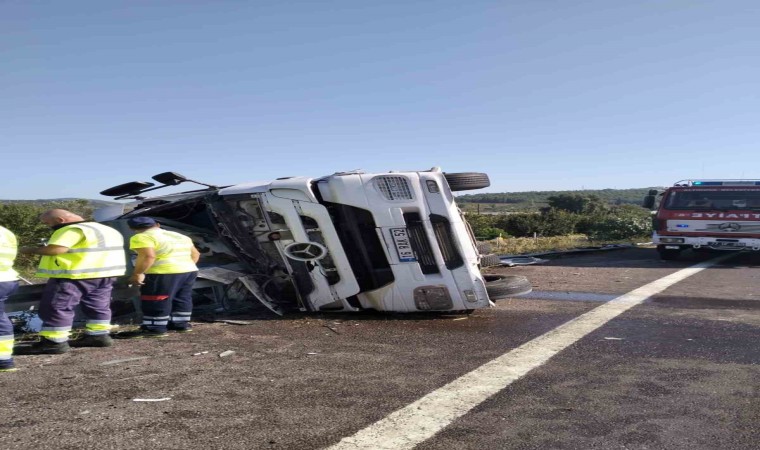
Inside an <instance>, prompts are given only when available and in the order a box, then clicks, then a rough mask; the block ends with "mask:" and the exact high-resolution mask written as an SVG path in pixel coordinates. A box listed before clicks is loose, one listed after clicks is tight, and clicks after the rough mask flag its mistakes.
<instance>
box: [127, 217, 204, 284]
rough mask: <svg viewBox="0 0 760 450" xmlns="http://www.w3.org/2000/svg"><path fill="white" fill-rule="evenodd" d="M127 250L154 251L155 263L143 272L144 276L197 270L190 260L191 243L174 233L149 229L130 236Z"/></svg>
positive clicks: (185, 237)
mask: <svg viewBox="0 0 760 450" xmlns="http://www.w3.org/2000/svg"><path fill="white" fill-rule="evenodd" d="M129 248H130V249H132V250H136V249H138V248H152V249H154V251H155V253H156V261H155V262H154V263H153V264H152V265H151V266H150V267H149V268H148V270H146V271H145V273H146V274H172V273H187V272H195V271H196V270H198V267H197V266H196V265H195V263H194V262H193V259H192V249H193V241H192V240H191V239H190V238H189V237H187V236H185V235H183V234H179V233H175V232H174V231H168V230H163V229H161V228H158V227H156V228H150V229H148V230H146V231H143V232H140V233H137V234H135V235H134V236H132V238H130V240H129Z"/></svg>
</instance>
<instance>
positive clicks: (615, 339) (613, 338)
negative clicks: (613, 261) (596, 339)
mask: <svg viewBox="0 0 760 450" xmlns="http://www.w3.org/2000/svg"><path fill="white" fill-rule="evenodd" d="M604 340H605V341H622V340H624V339H623V338H619V337H606V338H604Z"/></svg>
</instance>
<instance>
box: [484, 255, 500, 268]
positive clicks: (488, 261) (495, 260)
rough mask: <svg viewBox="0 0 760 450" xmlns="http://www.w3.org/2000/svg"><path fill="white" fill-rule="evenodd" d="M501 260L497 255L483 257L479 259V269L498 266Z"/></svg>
mask: <svg viewBox="0 0 760 450" xmlns="http://www.w3.org/2000/svg"><path fill="white" fill-rule="evenodd" d="M500 265H501V258H499V255H483V256H481V257H480V267H492V266H500Z"/></svg>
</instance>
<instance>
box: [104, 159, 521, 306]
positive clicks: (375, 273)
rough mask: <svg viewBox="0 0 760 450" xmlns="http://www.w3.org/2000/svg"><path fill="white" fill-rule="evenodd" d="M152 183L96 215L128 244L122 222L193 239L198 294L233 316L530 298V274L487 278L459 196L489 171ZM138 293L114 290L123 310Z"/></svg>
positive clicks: (122, 190) (128, 190)
mask: <svg viewBox="0 0 760 450" xmlns="http://www.w3.org/2000/svg"><path fill="white" fill-rule="evenodd" d="M153 179H154V180H156V181H158V182H159V183H161V185H159V186H155V184H154V183H150V182H130V183H125V184H121V185H119V186H115V187H112V188H109V189H106V190H105V191H103V192H101V194H103V195H107V196H112V197H116V199H135V200H137V202H136V203H133V204H131V205H130V206H132V207H133V209H131V210H130V211H129V212H126V213H124V212H123V209H122V208H121V205H120V206H119V207H118V208H116V209H114V208H107V209H105V210H101V211H99V212H96V219H97V220H98V221H100V222H103V223H105V224H108V225H111V226H113V227H115V228H117V229H118V230H120V231H121V232H122V233H123V234H124V235H125V237H128V236H129V235H131V233H130V231H129V230H128V228H127V226H126V221H127V219H129V218H131V217H137V216H148V217H153V218H155V219H157V220H158V221H159V222H160V223H161V226H162V227H164V228H167V229H170V230H174V231H178V232H181V233H184V234H186V235H188V236H190V237H191V238H192V239H193V240H194V242H195V244H196V246H197V247H198V249H199V250H200V251H201V260H200V269H201V270H200V274H199V281H198V282H197V283H196V291H197V292H196V293H197V294H198V296H199V297H203V298H206V299H208V298H211V299H212V300H213V301H212V303H214V302H215V303H216V304H217V305H222V306H224V309H227V310H229V309H234V308H229V307H228V306H229V304H230V303H231V302H232V303H234V302H237V303H238V304H239V303H240V301H241V299H243V300H244V303H245V302H250V301H251V300H252V299H251V297H253V298H255V299H256V300H258V301H259V302H261V304H263V305H265V306H266V307H267V308H269V309H270V310H271V311H274V312H275V313H277V314H283V313H287V312H288V311H359V310H376V311H393V312H420V311H458V312H468V311H472V310H475V309H478V308H487V307H489V306H492V304H493V303H492V302H491V301H492V300H497V299H499V298H504V297H507V296H514V295H520V294H524V293H527V292H530V290H531V286H530V283H529V282H528V281H527V279H525V278H524V277H516V276H511V277H510V276H498V275H483V274H482V273H481V270H480V268H481V255H480V254H479V252H478V248H477V245H476V242H475V239H474V236H473V234H472V232H471V230H470V228H469V225H468V224H467V222H466V221H465V219H464V217H463V215H462V212H461V211H460V210H459V208H458V207H457V205H456V203H455V201H454V196H453V194H452V191H463V190H470V189H480V188H484V187H487V186H489V185H490V182H489V179H488V176H487V175H486V174H483V173H472V172H471V173H443V172H442V171H441V170H440V169H438V168H433V169H431V170H428V171H419V172H388V173H364V172H361V171H352V172H340V173H335V174H333V175H329V176H325V177H321V178H308V177H286V178H279V179H277V180H275V181H272V182H268V183H250V184H239V185H234V186H227V187H216V186H211V185H205V186H207V188H206V189H202V190H195V191H189V192H183V193H179V194H171V195H165V196H158V197H152V198H145V197H143V196H142V194H143V193H144V192H147V191H150V190H154V189H158V188H161V187H165V186H173V185H177V184H180V183H182V182H186V181H190V182H195V181H193V180H188V179H187V178H185V177H184V176H182V175H179V174H177V173H174V172H165V173H162V174H158V175H156V176H154V177H153ZM195 183H197V182H195ZM200 184H203V183H200ZM134 297H135V292H134V291H133V290H132V291H129V290H127V289H126V288H125V287H123V288H121V289H117V290H115V291H114V303H119V302H120V303H122V304H126V306H127V307H126V308H124V309H125V310H124V312H125V313H128V312H129V309H130V308H131V306H132V305H136V303H137V302H135V301H129V299H130V298H132V299H133V300H134ZM203 298H200V300H203ZM125 300H126V301H125ZM201 303H202V302H201Z"/></svg>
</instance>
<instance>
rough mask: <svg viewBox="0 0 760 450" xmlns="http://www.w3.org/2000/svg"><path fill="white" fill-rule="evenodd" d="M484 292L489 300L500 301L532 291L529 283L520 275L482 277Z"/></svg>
mask: <svg viewBox="0 0 760 450" xmlns="http://www.w3.org/2000/svg"><path fill="white" fill-rule="evenodd" d="M483 278H484V279H485V280H486V292H488V296H489V297H490V298H491V300H494V301H495V300H502V299H505V298H509V297H516V296H518V295H525V294H528V293H530V292H531V291H532V290H533V286H531V284H530V281H528V279H527V278H525V277H523V276H520V275H483Z"/></svg>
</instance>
